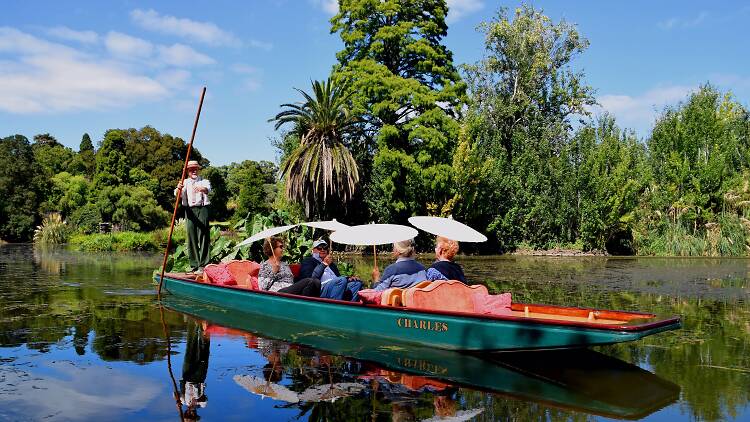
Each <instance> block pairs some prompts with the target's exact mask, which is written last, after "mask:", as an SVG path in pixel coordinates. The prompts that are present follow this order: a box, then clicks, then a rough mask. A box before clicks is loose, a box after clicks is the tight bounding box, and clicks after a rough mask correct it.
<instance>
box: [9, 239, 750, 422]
mask: <svg viewBox="0 0 750 422" xmlns="http://www.w3.org/2000/svg"><path fill="white" fill-rule="evenodd" d="M159 261H160V260H159V257H158V256H154V255H123V254H112V255H90V254H82V253H74V252H68V251H65V250H39V249H34V248H33V247H31V246H28V245H0V420H3V421H5V420H9V421H15V420H149V421H151V420H180V418H181V417H183V418H186V420H196V419H198V418H199V419H200V420H204V421H218V420H266V421H273V420H303V421H307V420H311V421H324V420H363V421H391V420H395V421H439V420H453V421H457V420H476V421H495V420H554V421H558V420H561V421H563V420H564V421H567V420H572V421H588V420H610V419H645V420H664V421H666V420H670V421H671V420H750V303H749V300H750V288H749V286H750V260H746V259H675V258H671V259H662V258H635V259H622V258H600V257H597V258H540V257H500V258H498V257H493V258H461V259H459V262H460V263H461V264H462V265H464V268H465V270H466V273H467V276H468V277H469V278H470V280H472V281H473V282H478V283H484V284H486V285H487V286H488V287H489V288H490V289H491V290H492V291H495V292H506V291H510V292H512V293H513V296H514V300H515V301H523V302H536V303H550V304H558V305H576V306H587V307H598V308H610V309H625V310H644V311H655V312H657V313H660V314H679V315H682V316H683V318H684V328H683V329H682V330H679V331H673V332H669V333H662V334H658V335H655V336H651V337H647V338H646V339H644V340H641V341H638V342H633V343H628V344H621V345H616V346H608V347H599V348H594V349H591V350H576V351H564V352H533V353H501V354H495V355H491V356H483V355H479V356H477V355H464V354H459V353H454V352H446V351H439V350H435V349H428V348H420V347H413V346H405V345H401V344H387V343H383V341H382V340H379V341H378V340H374V339H373V340H372V341H370V340H364V341H356V342H355V341H353V340H352V339H349V338H347V336H346V335H343V334H341V333H339V332H337V331H336V329H335V327H331V329H329V330H320V329H313V328H309V329H308V328H305V327H304V326H303V325H300V324H292V323H283V322H280V321H278V320H274V319H272V318H269V317H251V316H247V315H238V314H236V313H232V314H230V313H226V312H223V311H222V310H221V309H217V308H213V307H210V306H199V305H196V304H191V303H187V302H185V301H181V300H179V299H177V298H173V297H166V298H165V300H164V305H165V306H164V307H161V306H159V304H158V303H157V300H156V297H155V287H154V285H153V284H152V282H151V273H152V270H153V269H154V268H155V267H157V266H158V265H159ZM422 261H423V262H425V263H426V262H428V261H429V259H427V258H425V259H422ZM170 370H171V371H170ZM182 403H186V405H185V406H183V405H181V404H182ZM187 404H190V406H187Z"/></svg>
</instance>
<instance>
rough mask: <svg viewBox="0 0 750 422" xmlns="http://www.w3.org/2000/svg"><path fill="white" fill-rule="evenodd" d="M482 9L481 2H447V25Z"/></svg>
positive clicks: (452, 0)
mask: <svg viewBox="0 0 750 422" xmlns="http://www.w3.org/2000/svg"><path fill="white" fill-rule="evenodd" d="M482 7H484V2H483V1H481V0H448V17H447V18H446V21H447V22H448V23H451V22H455V21H457V20H459V19H461V18H462V17H464V16H466V15H469V14H471V13H474V12H476V11H478V10H479V9H481V8H482Z"/></svg>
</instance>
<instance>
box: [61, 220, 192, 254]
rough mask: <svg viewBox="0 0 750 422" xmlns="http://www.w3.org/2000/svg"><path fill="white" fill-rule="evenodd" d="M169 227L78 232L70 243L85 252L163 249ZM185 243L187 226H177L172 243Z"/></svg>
mask: <svg viewBox="0 0 750 422" xmlns="http://www.w3.org/2000/svg"><path fill="white" fill-rule="evenodd" d="M168 235H169V229H167V228H164V229H159V230H154V231H152V232H148V233H139V232H128V231H124V232H116V233H109V234H100V233H95V234H76V235H73V236H71V237H70V239H69V240H68V245H70V246H71V247H72V248H74V249H76V250H79V251H84V252H112V251H118V252H125V251H146V252H156V251H162V250H164V248H165V247H166V246H167V236H168ZM182 243H185V228H184V226H182V225H178V226H176V227H175V230H174V233H173V234H172V245H173V246H174V245H179V244H182Z"/></svg>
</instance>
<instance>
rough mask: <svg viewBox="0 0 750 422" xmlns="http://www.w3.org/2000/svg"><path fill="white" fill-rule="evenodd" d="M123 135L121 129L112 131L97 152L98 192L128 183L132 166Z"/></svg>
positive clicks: (105, 137)
mask: <svg viewBox="0 0 750 422" xmlns="http://www.w3.org/2000/svg"><path fill="white" fill-rule="evenodd" d="M123 135H124V134H123V131H121V130H119V129H110V130H108V131H107V132H106V133H105V134H104V139H103V140H102V144H101V146H100V147H99V150H98V151H97V152H96V173H95V174H94V188H95V189H96V190H101V189H103V188H105V187H114V186H118V185H120V184H125V183H128V173H129V171H130V165H129V163H128V158H127V155H126V151H125V138H124V136H123Z"/></svg>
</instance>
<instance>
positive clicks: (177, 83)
mask: <svg viewBox="0 0 750 422" xmlns="http://www.w3.org/2000/svg"><path fill="white" fill-rule="evenodd" d="M190 76H191V75H190V72H188V71H187V70H184V69H169V70H166V71H163V72H161V73H159V74H158V75H156V80H157V81H159V83H161V84H162V85H164V86H166V87H168V88H179V89H183V88H186V87H187V86H188V82H189V81H190Z"/></svg>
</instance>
